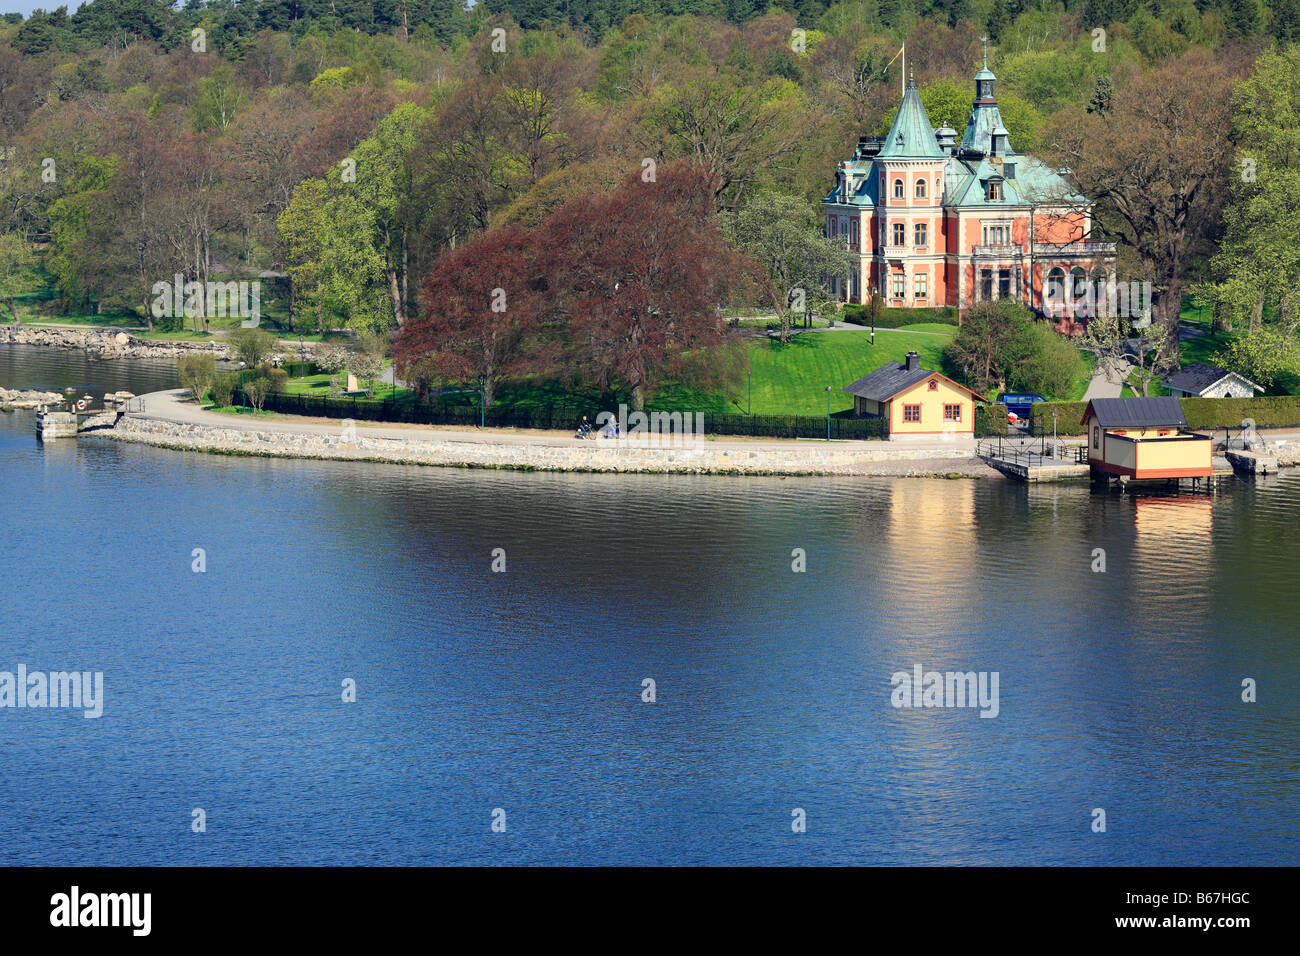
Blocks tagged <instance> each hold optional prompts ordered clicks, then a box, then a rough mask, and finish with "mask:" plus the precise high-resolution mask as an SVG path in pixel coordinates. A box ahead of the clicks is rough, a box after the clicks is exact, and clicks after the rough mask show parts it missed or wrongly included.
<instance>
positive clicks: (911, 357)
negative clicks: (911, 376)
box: [905, 350, 921, 372]
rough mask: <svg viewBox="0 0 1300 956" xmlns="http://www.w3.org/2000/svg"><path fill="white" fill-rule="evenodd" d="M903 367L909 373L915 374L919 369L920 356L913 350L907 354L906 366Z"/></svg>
mask: <svg viewBox="0 0 1300 956" xmlns="http://www.w3.org/2000/svg"><path fill="white" fill-rule="evenodd" d="M905 367H906V369H907V370H908V371H909V372H915V371H916V370H917V369H919V368H920V367H921V356H919V355H917V354H916V351H915V350H912V351H911V352H908V353H907V365H906V366H905Z"/></svg>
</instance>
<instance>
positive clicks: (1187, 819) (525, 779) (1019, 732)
mask: <svg viewBox="0 0 1300 956" xmlns="http://www.w3.org/2000/svg"><path fill="white" fill-rule="evenodd" d="M54 354H58V353H44V355H45V356H49V355H54ZM59 358H60V360H61V361H63V362H66V361H67V360H68V359H69V358H71V356H70V354H68V353H63V354H61V355H59ZM47 361H49V360H48V359H47V358H41V359H39V360H37V359H33V358H23V357H21V356H20V357H15V356H14V355H13V354H10V355H8V356H6V355H5V354H4V353H3V352H0V385H5V386H7V387H13V386H14V385H36V384H41V385H61V384H74V385H78V386H81V385H87V384H90V383H95V384H96V387H97V388H99V387H101V386H102V387H107V388H118V387H120V388H128V389H130V390H131V391H136V392H143V391H147V390H149V389H150V388H154V387H159V386H162V385H169V384H172V383H171V382H170V380H168V374H167V372H166V370H165V369H162V370H160V369H159V368H158V367H144V366H142V365H139V364H138V363H137V364H134V365H117V366H109V365H107V364H105V363H99V364H98V365H97V366H94V367H73V366H67V367H63V368H59V369H55V368H53V367H51V368H50V369H48V370H46V371H41V370H40V368H39V367H37V366H39V365H40V364H41V363H42V362H47ZM115 368H116V371H114V369H115ZM5 376H8V378H6V377H5ZM24 376H26V377H27V379H26V380H24ZM42 376H45V377H42ZM68 376H71V378H72V379H77V378H78V377H79V376H80V377H81V378H82V379H83V380H77V381H66V382H65V378H66V377H68ZM115 376H117V377H115ZM155 376H161V378H156V377H155ZM0 480H2V481H3V489H4V498H3V500H4V512H3V515H4V517H3V542H4V548H3V555H4V560H3V562H0V595H2V597H0V610H2V613H3V620H2V628H0V634H2V639H0V650H2V653H0V670H10V671H12V670H15V669H16V668H17V665H18V664H20V663H22V664H26V665H27V666H28V668H29V669H31V670H65V669H73V668H75V669H81V670H91V671H102V672H103V673H104V681H105V696H106V702H105V705H104V715H103V717H101V718H100V719H98V720H87V719H85V718H84V717H82V716H81V714H80V712H74V711H59V710H13V709H5V710H0V779H3V781H4V783H3V786H0V863H3V864H218V863H220V864H278V863H307V864H328V863H346V864H380V863H589V864H654V863H739V864H756V863H776V864H800V863H857V864H873V863H876V864H1031V863H1043V864H1236V863H1251V864H1294V863H1296V862H1298V861H1300V811H1298V809H1297V808H1298V807H1300V800H1297V790H1298V788H1300V759H1298V758H1297V752H1296V751H1297V746H1296V745H1297V726H1298V718H1300V696H1298V695H1297V694H1296V688H1297V686H1300V652H1298V651H1297V632H1296V610H1297V605H1298V601H1297V574H1296V567H1297V561H1296V559H1297V547H1298V546H1297V543H1296V542H1297V541H1298V540H1300V474H1296V473H1290V474H1284V475H1283V476H1281V477H1279V478H1269V479H1267V480H1261V481H1259V482H1257V483H1255V484H1248V483H1245V482H1238V481H1235V480H1233V481H1227V482H1224V483H1222V484H1220V486H1219V492H1218V494H1217V495H1215V496H1213V497H1210V496H1206V495H1185V496H1168V495H1164V496H1147V497H1135V496H1132V495H1118V494H1115V495H1105V494H1096V493H1093V492H1091V491H1090V490H1089V489H1088V488H1087V487H1086V486H1077V485H1076V486H1063V485H1058V486H1045V487H1040V488H1028V487H1025V486H1022V485H1017V484H1013V483H1010V482H1003V481H1000V480H982V481H929V480H915V479H896V480H895V479H875V480H868V479H826V478H815V479H814V478H809V479H793V478H792V479H788V480H780V479H753V478H749V479H739V478H688V477H680V476H672V477H649V476H646V477H640V476H636V477H629V476H622V477H620V476H600V475H591V476H585V475H552V474H522V473H509V472H473V471H459V470H441V469H433V468H403V467H398V466H380V465H372V464H360V463H357V464H351V463H325V462H297V461H274V460H264V459H240V458H227V457H220V456H210V455H202V454H190V453H180V452H172V451H166V450H162V449H152V448H147V447H142V446H133V445H127V444H120V443H115V442H112V441H109V440H105V439H93V438H84V439H79V440H68V441H60V442H57V443H54V444H51V445H49V446H45V447H42V445H41V444H40V443H39V442H38V440H37V439H36V437H35V434H34V431H33V418H32V415H31V414H30V413H25V412H20V413H14V414H6V415H0ZM196 548H202V549H204V552H205V555H206V567H207V570H206V572H205V573H194V572H193V571H192V570H191V563H192V561H193V560H194V559H193V557H192V553H193V551H194V549H196ZM496 548H503V549H504V550H505V556H506V562H507V570H506V571H505V573H493V572H492V571H491V563H492V560H493V557H492V552H493V549H496ZM795 548H802V549H804V550H805V551H806V555H807V558H806V560H807V571H806V572H805V573H793V572H792V570H791V561H792V557H791V551H792V549H795ZM1096 548H1102V549H1104V550H1105V556H1106V561H1107V570H1106V572H1105V573H1094V572H1093V571H1092V570H1091V566H1092V564H1093V561H1094V558H1093V549H1096ZM918 664H919V665H922V666H923V667H924V668H925V669H926V670H939V671H948V670H962V671H966V670H972V671H989V672H992V671H996V672H998V674H999V679H1000V683H999V688H1000V700H999V713H998V716H997V717H996V718H995V719H982V718H980V717H979V714H978V712H977V711H975V710H972V709H895V708H894V707H892V706H891V704H890V695H891V690H892V687H891V684H890V676H891V674H893V673H894V672H895V671H908V672H910V671H911V670H912V668H913V667H914V666H915V665H918ZM1247 677H1249V678H1254V679H1255V680H1256V681H1257V682H1258V688H1259V689H1258V696H1259V700H1258V702H1257V703H1254V704H1246V703H1243V702H1242V701H1241V682H1242V680H1243V678H1247ZM347 678H351V679H353V680H355V681H356V686H357V701H356V702H355V703H344V702H343V701H342V700H341V683H342V682H343V681H344V680H345V679H347ZM644 678H652V679H653V680H654V681H655V682H656V687H657V697H658V699H657V701H656V702H655V703H643V702H642V700H641V692H642V681H643V679H644ZM194 808H203V809H204V810H205V811H206V815H207V832H205V833H201V834H199V833H193V832H191V813H192V811H193V810H194ZM494 808H501V809H502V810H504V811H505V815H506V821H507V826H506V832H504V833H494V832H492V828H491V824H492V812H493V810H494ZM795 808H802V809H803V810H804V811H805V812H806V817H807V832H806V833H802V834H797V833H793V832H792V830H791V819H792V817H791V813H792V810H793V809H795ZM1094 808H1103V809H1105V811H1106V814H1107V820H1106V822H1107V830H1106V832H1105V833H1093V832H1091V830H1090V824H1091V821H1092V817H1091V813H1092V811H1093V809H1094Z"/></svg>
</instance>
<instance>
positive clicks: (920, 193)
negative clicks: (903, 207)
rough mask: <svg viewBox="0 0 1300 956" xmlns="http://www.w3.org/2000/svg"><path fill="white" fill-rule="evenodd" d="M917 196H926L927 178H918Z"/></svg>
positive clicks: (918, 197) (919, 197)
mask: <svg viewBox="0 0 1300 956" xmlns="http://www.w3.org/2000/svg"><path fill="white" fill-rule="evenodd" d="M916 198H917V199H924V198H925V180H924V179H918V180H917V181H916Z"/></svg>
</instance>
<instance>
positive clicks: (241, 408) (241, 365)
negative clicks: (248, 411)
mask: <svg viewBox="0 0 1300 956" xmlns="http://www.w3.org/2000/svg"><path fill="white" fill-rule="evenodd" d="M245 364H246V363H244V362H240V363H239V414H241V415H242V414H244V366H245Z"/></svg>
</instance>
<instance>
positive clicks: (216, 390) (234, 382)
mask: <svg viewBox="0 0 1300 956" xmlns="http://www.w3.org/2000/svg"><path fill="white" fill-rule="evenodd" d="M238 387H239V373H238V372H222V373H221V374H220V375H217V376H215V377H214V378H213V379H212V389H211V393H212V404H213V405H215V406H217V408H229V407H230V405H231V403H232V402H233V401H234V400H235V389H236V388H238Z"/></svg>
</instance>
